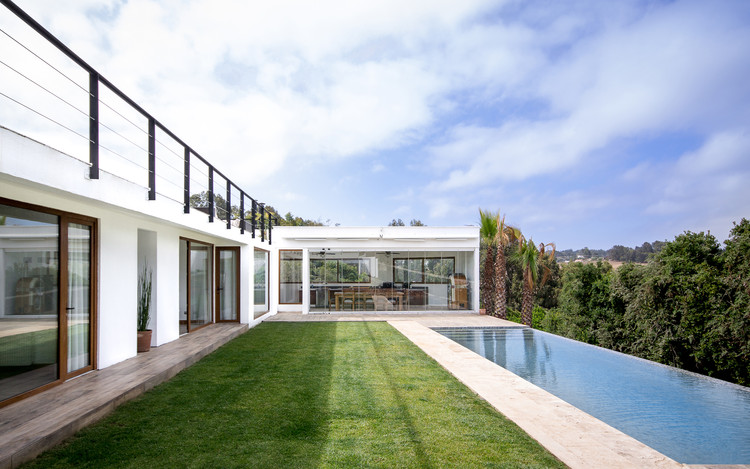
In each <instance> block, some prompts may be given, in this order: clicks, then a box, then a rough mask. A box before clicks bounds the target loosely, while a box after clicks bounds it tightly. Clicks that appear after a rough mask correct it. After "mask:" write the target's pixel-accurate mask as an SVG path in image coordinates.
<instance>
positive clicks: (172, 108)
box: [0, 0, 750, 249]
mask: <svg viewBox="0 0 750 469" xmlns="http://www.w3.org/2000/svg"><path fill="white" fill-rule="evenodd" d="M16 1H17V4H18V5H19V6H21V7H22V8H23V9H24V10H26V11H27V12H28V13H29V14H31V15H32V16H33V17H34V18H36V19H37V20H38V21H39V22H40V23H42V24H43V25H44V26H45V27H46V28H47V29H49V30H50V31H51V32H52V33H53V34H55V35H56V36H57V37H58V38H60V39H61V40H62V41H63V42H65V43H66V44H67V45H68V46H70V47H71V48H72V49H73V50H75V51H76V52H77V53H78V54H79V55H80V56H81V57H83V58H84V59H85V60H86V61H88V62H89V63H90V64H91V65H93V66H94V67H95V68H96V69H97V70H99V72H100V73H101V74H102V75H103V76H105V77H106V78H108V79H109V80H110V81H112V82H113V83H115V84H116V85H117V86H119V87H120V89H122V90H123V91H125V92H126V93H127V94H129V95H130V96H131V97H132V98H133V99H134V100H135V101H137V102H138V103H140V104H141V105H142V106H143V107H144V108H146V109H147V110H148V111H149V112H150V113H152V114H153V115H154V116H155V117H156V118H157V119H159V120H160V121H161V122H162V123H164V124H165V125H166V126H168V127H169V128H170V129H171V130H173V131H174V132H175V133H176V134H177V135H179V136H180V137H181V138H183V139H184V140H186V141H187V142H188V143H189V144H190V145H191V146H192V147H193V148H194V149H195V150H196V151H198V152H199V153H200V154H201V155H203V156H205V157H206V158H207V159H209V160H210V161H212V162H213V163H214V164H215V165H216V166H217V167H218V168H219V169H220V170H222V171H223V172H225V173H227V174H228V175H230V177H232V178H233V179H234V180H235V182H237V183H238V184H239V185H240V186H241V187H243V188H244V189H245V190H246V191H247V192H248V193H249V194H251V195H253V196H254V197H256V198H258V199H260V200H262V201H264V202H267V203H269V204H271V205H273V206H274V207H276V208H277V209H279V210H280V211H281V212H282V213H285V212H287V211H291V212H292V213H294V214H295V215H298V216H302V217H304V218H311V219H320V220H321V221H324V222H325V221H326V220H330V223H331V224H336V223H340V224H342V225H383V224H387V223H388V222H389V221H391V220H392V219H394V218H402V219H403V220H404V221H406V222H407V223H408V221H409V220H410V219H412V218H417V219H420V220H422V221H423V222H424V223H426V224H428V225H465V224H476V223H477V220H478V208H480V207H481V208H485V209H490V210H500V211H501V212H502V213H504V214H506V219H507V221H509V222H510V223H512V224H515V225H517V226H519V227H520V228H521V229H522V230H523V231H524V233H525V234H526V235H527V236H530V237H533V239H534V240H535V241H538V242H542V241H543V242H555V243H556V244H557V246H558V248H559V249H565V248H582V247H584V246H588V247H590V248H609V247H611V246H612V245H614V244H623V245H626V246H634V245H640V244H641V243H643V242H644V241H654V240H665V239H670V240H671V239H673V238H674V236H676V235H678V234H680V233H682V232H683V231H685V230H691V231H706V230H710V231H711V232H712V233H713V234H714V235H716V236H717V238H719V240H720V241H722V240H724V239H725V238H726V237H727V234H728V231H729V229H731V226H732V221H739V220H740V219H741V218H742V217H750V2H748V1H746V0H737V1H722V0H716V1H710V2H707V1H705V0H695V1H691V0H676V1H657V0H651V1H627V0H621V1H607V2H602V1H600V0H565V1H556V0H549V1H512V0H508V1H484V0H461V1H456V0H446V1H442V0H424V1H422V0H409V1H402V0H401V1H391V0H378V1H377V2H374V1H373V2H364V1H361V2H360V1H356V2H352V1H347V0H344V1H337V0H320V1H316V2H307V1H298V2H294V1H286V0H277V1H270V2H269V1H263V2H261V1H242V2H238V1H229V0H152V1H146V0H129V1H117V0H56V1H55V2H49V0H16ZM0 15H6V16H7V12H5V11H3V12H0ZM0 55H2V53H0ZM3 106H7V103H3Z"/></svg>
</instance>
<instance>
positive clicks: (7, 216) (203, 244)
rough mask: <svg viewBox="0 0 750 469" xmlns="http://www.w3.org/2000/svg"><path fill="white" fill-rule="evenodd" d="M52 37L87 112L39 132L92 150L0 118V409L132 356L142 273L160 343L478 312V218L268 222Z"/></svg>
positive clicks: (42, 105) (40, 108)
mask: <svg viewBox="0 0 750 469" xmlns="http://www.w3.org/2000/svg"><path fill="white" fill-rule="evenodd" d="M9 5H10V6H9ZM9 5H5V4H4V6H5V7H7V8H9V9H11V10H12V13H14V14H15V15H16V16H17V17H18V18H19V19H21V20H22V21H23V22H25V23H26V24H27V25H28V26H29V27H31V28H33V29H35V30H36V31H37V32H39V33H46V31H44V30H43V28H41V26H39V25H38V24H36V23H35V22H34V20H33V19H31V18H29V17H28V16H27V15H25V13H23V12H22V11H20V10H18V8H17V7H15V6H13V5H12V4H9ZM0 14H2V15H11V13H9V12H8V11H6V10H5V9H3V10H2V11H0ZM44 36H45V39H47V40H48V41H49V42H50V44H51V45H53V46H55V47H56V48H57V49H58V50H59V51H60V53H61V55H63V56H65V57H66V58H67V59H69V60H70V61H71V62H72V63H73V66H74V67H78V68H80V70H82V71H83V72H85V73H84V74H83V75H84V76H86V77H88V78H86V80H85V82H84V83H82V84H81V85H79V88H81V89H82V90H83V91H85V90H86V88H85V86H88V92H86V93H82V94H81V99H82V100H83V101H82V102H83V105H82V106H81V107H82V108H84V109H85V108H86V107H88V109H89V114H88V115H84V116H80V114H75V116H77V117H76V119H82V120H80V121H73V120H71V121H70V122H68V121H65V123H64V124H63V126H64V127H63V130H60V129H59V127H57V126H55V125H53V124H49V122H46V121H44V122H46V123H47V124H49V125H51V126H52V129H53V130H54V131H53V132H48V133H42V135H45V136H47V135H49V136H54V135H59V134H62V135H64V136H68V137H71V135H70V133H69V132H72V130H71V129H73V128H79V129H80V128H81V126H83V127H84V128H88V131H89V134H88V136H85V135H82V134H81V132H78V131H76V132H73V133H75V134H77V135H72V137H71V138H79V137H82V139H80V140H79V141H81V142H83V143H84V150H83V151H80V152H79V151H68V150H66V151H65V152H63V151H60V150H59V149H55V148H52V147H51V146H48V145H55V146H58V145H57V141H52V140H54V139H52V137H50V139H51V141H47V140H46V137H44V138H43V139H44V141H43V142H38V141H35V140H33V139H31V138H29V137H27V136H24V135H21V134H20V133H18V132H16V131H14V130H11V129H10V127H11V126H12V124H13V122H11V123H8V122H6V121H0V406H4V405H8V404H10V403H12V402H15V401H17V400H19V399H22V398H24V397H26V396H28V395H30V394H33V393H36V392H41V391H43V390H45V389H47V388H49V387H52V386H55V385H56V384H59V383H61V382H64V381H66V380H69V379H71V378H73V377H75V376H78V375H80V374H82V373H87V372H93V371H95V370H97V369H102V368H106V367H109V366H111V365H113V364H116V363H119V362H121V361H123V360H126V359H128V358H131V357H134V356H135V355H136V354H137V349H136V336H137V334H136V329H137V302H138V284H139V279H140V278H141V276H142V275H143V273H144V272H149V271H150V272H151V273H152V289H153V296H152V304H153V307H152V314H151V319H150V324H149V328H150V329H151V330H152V331H153V335H152V345H153V346H159V345H162V344H165V343H168V342H171V341H174V340H178V339H179V338H180V336H182V335H184V334H190V333H191V332H193V331H195V330H197V329H200V328H203V327H210V325H211V324H214V323H217V322H222V321H233V322H239V323H242V324H248V325H250V326H253V325H255V324H257V323H259V322H260V321H262V320H263V319H264V318H266V317H268V316H269V315H273V314H276V313H277V312H278V311H298V312H301V313H305V314H308V313H309V314H315V313H323V314H326V313H329V314H330V313H341V314H347V313H350V312H368V311H371V312H388V313H393V314H397V313H400V312H407V311H419V312H427V311H429V312H455V311H465V312H469V311H477V310H478V297H479V286H478V282H477V277H478V273H479V267H478V266H479V231H478V228H476V227H448V228H433V227H380V228H347V227H276V226H272V225H273V223H272V220H271V218H270V217H269V216H268V214H267V213H266V212H265V210H264V208H263V205H262V204H260V203H258V202H257V201H255V200H254V199H252V198H251V197H250V196H249V195H248V194H247V193H245V192H244V191H243V190H242V189H240V188H239V187H237V186H236V185H235V184H234V183H233V182H232V181H231V180H229V179H228V178H227V177H225V176H224V175H223V174H222V173H221V172H220V171H219V170H218V169H217V168H215V167H213V166H212V165H211V164H210V163H209V162H208V161H207V160H205V159H203V158H202V157H201V156H200V155H198V154H197V153H195V152H194V151H193V150H192V149H191V148H190V147H189V146H188V145H187V144H186V143H184V142H183V141H182V140H180V139H179V138H178V137H177V136H175V135H174V134H172V133H171V132H170V131H169V130H168V129H166V128H165V127H163V126H162V125H161V124H160V123H159V122H158V121H156V119H154V118H153V117H152V116H151V115H149V114H148V113H147V112H146V111H145V110H144V109H143V108H141V107H140V106H138V105H137V104H136V103H134V102H132V100H130V99H129V98H127V96H125V95H124V94H123V93H122V92H120V91H119V90H118V89H117V88H116V87H114V85H112V83H111V82H109V81H107V80H105V79H104V78H103V77H101V76H100V75H99V74H98V73H97V72H96V71H95V70H94V69H93V68H91V67H90V66H88V65H87V64H86V63H85V62H83V61H82V60H81V59H80V58H78V57H77V56H76V55H75V54H74V53H73V52H72V51H70V50H69V49H67V47H65V46H64V45H63V44H62V43H60V42H59V41H57V40H55V39H54V38H51V35H50V34H49V33H46V34H45V35H44ZM0 50H2V51H3V52H0V54H2V55H5V54H10V52H9V49H7V48H2V49H0ZM18 53H23V54H25V53H27V52H24V51H23V50H20V52H18ZM37 59H38V57H37V58H36V59H35V58H33V57H31V58H29V60H37ZM39 66H40V67H43V66H44V65H39ZM80 70H79V71H80ZM53 75H54V74H53ZM20 80H21V81H20V82H19V83H20V85H19V86H21V88H22V87H23V80H22V79H20ZM61 80H62V78H61ZM4 86H5V84H4ZM100 87H106V88H107V89H108V93H109V97H108V98H107V99H108V100H109V104H108V103H105V102H104V101H101V100H100V98H99V88H100ZM11 88H13V87H10V86H9V87H8V88H7V89H6V88H4V92H10V91H8V90H9V89H11ZM28 88H29V89H30V90H36V87H35V86H32V84H28ZM13 89H17V88H13ZM112 96H115V97H117V99H119V100H120V101H119V102H120V103H121V106H126V107H129V108H130V111H131V112H133V113H135V114H138V115H139V116H140V118H139V119H140V120H141V121H143V122H145V123H146V124H145V126H144V127H145V128H143V129H138V130H137V132H140V134H137V135H139V138H142V139H143V141H144V142H146V143H147V146H148V150H147V151H146V152H143V151H142V149H141V148H139V147H138V146H137V145H136V148H135V149H133V148H131V153H132V152H135V156H134V157H132V158H134V161H133V160H131V159H129V158H127V157H124V156H123V155H125V153H126V150H127V147H128V143H127V142H126V143H123V144H122V147H120V146H118V144H116V143H114V144H113V143H109V142H108V145H107V146H104V145H102V144H101V142H100V137H101V136H100V135H99V131H100V130H102V129H104V128H106V129H108V130H110V131H112V134H111V135H109V137H108V138H110V137H111V138H117V137H118V136H120V137H122V135H121V134H120V132H125V130H117V131H115V130H114V129H120V127H118V125H117V124H116V123H112V122H109V121H106V119H111V118H117V116H115V115H113V114H112V113H109V114H107V115H106V116H102V115H100V113H99V108H100V105H107V106H111V105H112V104H111V103H112V102H113V101H112V100H113V98H112ZM37 98H38V100H39V102H36V100H37ZM13 99H15V98H13ZM44 99H49V100H52V101H51V102H50V103H46V102H45V101H43V100H44ZM9 102H10V101H9ZM52 102H55V101H54V96H53V97H50V96H48V94H45V93H43V92H39V95H38V96H35V97H34V105H35V106H37V107H36V108H32V107H30V106H25V105H24V106H20V103H21V101H20V100H16V101H13V102H10V104H9V106H11V105H14V104H13V103H16V104H19V106H18V107H17V108H13V107H4V108H3V112H2V113H0V118H2V119H4V120H10V121H13V120H14V119H13V116H14V115H15V113H18V114H19V115H20V114H21V113H23V112H28V111H29V110H30V109H31V110H33V113H35V114H38V115H42V114H43V113H44V112H47V111H48V110H49V109H51V108H52V106H53V104H52ZM5 104H7V103H5V102H4V104H3V105H4V106H5ZM57 104H59V103H57ZM78 104H81V103H78ZM55 105H56V104H55ZM8 110H12V112H9V111H8ZM123 112H125V111H123ZM8 116H10V117H8ZM32 117H34V116H32ZM36 117H38V116H36ZM23 119H26V117H23ZM23 119H21V120H23ZM57 119H58V120H57V121H56V124H58V125H59V124H61V123H60V121H59V118H57ZM71 119H72V118H71ZM102 119H105V120H102ZM48 120H50V119H48ZM136 121H138V119H133V121H128V122H129V123H130V124H134V122H136ZM6 127H7V128H6ZM126 127H127V125H124V126H122V128H126ZM83 132H84V133H85V130H84V131H83ZM40 138H42V137H40ZM167 142H171V143H167ZM130 143H132V141H130ZM139 152H140V153H139ZM133 165H134V167H133V168H131V166H133ZM126 168H131V169H126Z"/></svg>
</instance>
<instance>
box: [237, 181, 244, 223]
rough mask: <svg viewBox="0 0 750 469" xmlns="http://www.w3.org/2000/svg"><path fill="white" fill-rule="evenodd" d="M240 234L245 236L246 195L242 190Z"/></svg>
mask: <svg viewBox="0 0 750 469" xmlns="http://www.w3.org/2000/svg"><path fill="white" fill-rule="evenodd" d="M238 189H239V188H238ZM240 234H245V193H244V192H242V191H241V190H240Z"/></svg>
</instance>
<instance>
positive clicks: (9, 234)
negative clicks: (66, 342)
mask: <svg viewBox="0 0 750 469" xmlns="http://www.w3.org/2000/svg"><path fill="white" fill-rule="evenodd" d="M0 221H2V223H0V401H3V400H6V399H9V398H12V397H14V396H17V395H19V394H23V393H25V392H27V391H30V390H32V389H35V388H38V387H40V386H43V385H45V384H48V383H52V382H54V381H56V380H57V379H58V376H59V373H58V349H59V327H58V314H59V308H58V297H59V289H58V285H59V283H58V278H59V256H58V252H59V250H58V246H59V218H58V217H57V216H55V215H50V214H47V213H40V212H37V211H35V210H28V209H24V208H19V207H15V206H9V205H3V204H0Z"/></svg>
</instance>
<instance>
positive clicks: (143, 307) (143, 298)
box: [138, 266, 152, 353]
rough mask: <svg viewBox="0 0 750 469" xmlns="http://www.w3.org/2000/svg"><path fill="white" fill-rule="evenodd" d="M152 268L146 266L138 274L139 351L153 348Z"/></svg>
mask: <svg viewBox="0 0 750 469" xmlns="http://www.w3.org/2000/svg"><path fill="white" fill-rule="evenodd" d="M151 274H152V272H151V269H150V268H148V267H146V266H144V267H143V270H142V271H141V273H140V275H139V276H138V352H139V353H140V352H148V351H149V350H151V329H148V321H149V319H150V318H151V277H152V275H151Z"/></svg>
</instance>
